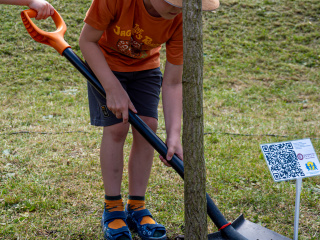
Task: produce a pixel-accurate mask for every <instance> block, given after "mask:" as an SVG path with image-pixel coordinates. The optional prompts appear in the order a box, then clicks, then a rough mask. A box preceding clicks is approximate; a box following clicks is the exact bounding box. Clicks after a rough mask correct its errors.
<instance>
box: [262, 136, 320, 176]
mask: <svg viewBox="0 0 320 240" xmlns="http://www.w3.org/2000/svg"><path fill="white" fill-rule="evenodd" d="M260 147H261V150H262V153H263V155H264V158H265V160H266V162H267V165H268V167H269V170H270V172H271V175H272V177H273V180H274V181H276V182H279V181H286V180H292V179H297V178H304V177H311V176H316V175H320V163H319V160H318V157H317V154H316V153H315V151H314V148H313V146H312V143H311V141H310V139H309V138H307V139H301V140H295V141H288V142H279V143H270V144H261V145H260Z"/></svg>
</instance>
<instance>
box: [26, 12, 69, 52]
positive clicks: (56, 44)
mask: <svg viewBox="0 0 320 240" xmlns="http://www.w3.org/2000/svg"><path fill="white" fill-rule="evenodd" d="M36 16H37V12H36V11H35V10H32V9H28V10H24V11H22V12H21V18H22V22H23V24H24V26H25V27H26V29H27V31H28V33H29V34H30V36H31V37H32V38H33V39H34V40H35V41H37V42H40V43H43V44H46V45H49V46H51V47H53V48H54V49H56V50H57V51H58V52H59V53H60V54H61V55H62V53H63V51H64V50H65V49H66V48H69V47H70V45H69V44H68V43H67V42H66V41H65V40H64V34H65V32H66V31H67V26H66V24H65V22H64V21H63V19H62V17H61V16H60V15H59V13H58V12H57V11H56V10H54V14H53V15H52V16H51V18H52V19H53V21H54V23H55V25H56V28H57V29H56V30H55V31H54V32H46V31H43V30H41V29H40V28H39V27H37V25H36V24H34V23H33V21H32V20H31V18H35V17H36Z"/></svg>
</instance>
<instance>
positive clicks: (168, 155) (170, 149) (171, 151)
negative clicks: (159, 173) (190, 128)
mask: <svg viewBox="0 0 320 240" xmlns="http://www.w3.org/2000/svg"><path fill="white" fill-rule="evenodd" d="M173 154H174V151H173V149H172V148H170V147H169V148H168V152H167V156H166V158H167V160H168V161H170V160H171V159H172V157H173Z"/></svg>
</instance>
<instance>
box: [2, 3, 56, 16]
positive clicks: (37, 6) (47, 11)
mask: <svg viewBox="0 0 320 240" xmlns="http://www.w3.org/2000/svg"><path fill="white" fill-rule="evenodd" d="M0 4H10V5H21V6H28V7H29V8H31V9H34V10H36V11H37V16H36V19H37V20H40V19H46V18H47V17H49V16H51V15H53V13H54V8H53V7H52V6H51V4H50V3H48V2H47V1H45V0H0Z"/></svg>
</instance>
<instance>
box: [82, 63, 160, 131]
mask: <svg viewBox="0 0 320 240" xmlns="http://www.w3.org/2000/svg"><path fill="white" fill-rule="evenodd" d="M113 73H114V75H115V76H116V77H117V78H118V80H119V81H120V83H121V84H122V86H123V88H124V89H125V90H126V91H127V93H128V95H129V97H130V100H131V102H132V103H133V105H134V107H135V108H136V110H137V112H138V113H137V114H138V115H139V116H146V117H153V118H156V119H158V104H159V99H160V97H159V96H160V90H161V84H162V73H161V71H160V68H155V69H151V70H145V71H139V72H113ZM88 99H89V109H90V119H91V124H92V125H95V126H104V127H106V126H111V125H114V124H117V123H120V122H122V119H118V118H116V116H115V115H114V114H113V113H112V112H111V111H110V110H109V109H108V108H107V106H106V99H105V98H104V97H102V96H101V95H100V94H99V93H98V91H97V90H96V89H95V88H94V87H92V86H91V84H90V83H89V82H88Z"/></svg>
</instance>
